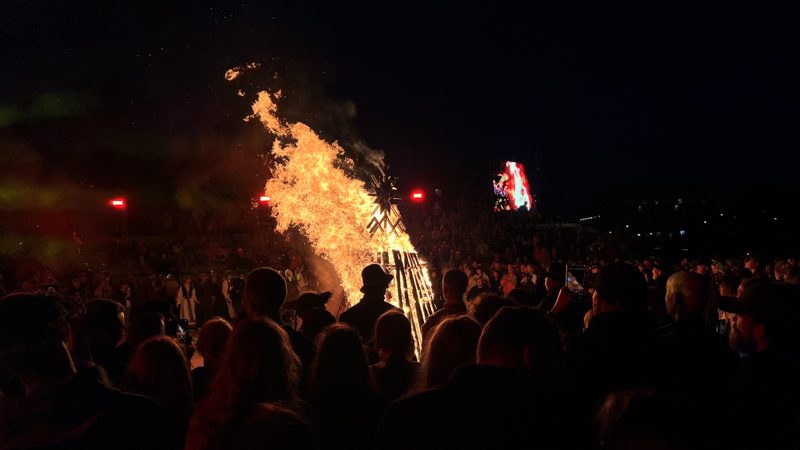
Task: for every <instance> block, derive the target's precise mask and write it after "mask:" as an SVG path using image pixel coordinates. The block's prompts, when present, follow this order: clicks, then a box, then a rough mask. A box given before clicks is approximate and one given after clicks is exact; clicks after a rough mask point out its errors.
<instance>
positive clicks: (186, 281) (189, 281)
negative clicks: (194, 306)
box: [183, 275, 192, 286]
mask: <svg viewBox="0 0 800 450" xmlns="http://www.w3.org/2000/svg"><path fill="white" fill-rule="evenodd" d="M191 284H192V276H191V275H186V276H185V277H183V285H184V286H189V285H191Z"/></svg>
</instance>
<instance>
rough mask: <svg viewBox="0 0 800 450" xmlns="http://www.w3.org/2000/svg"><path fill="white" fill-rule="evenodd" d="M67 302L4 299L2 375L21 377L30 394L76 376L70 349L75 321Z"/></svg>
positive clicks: (30, 296)
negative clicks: (44, 384)
mask: <svg viewBox="0 0 800 450" xmlns="http://www.w3.org/2000/svg"><path fill="white" fill-rule="evenodd" d="M64 302H65V299H62V298H60V297H57V296H56V297H48V296H44V295H39V294H10V295H7V296H5V297H3V298H2V299H0V373H2V374H4V375H15V376H17V377H18V378H19V379H20V380H21V381H22V383H23V385H25V389H26V391H31V390H34V389H35V388H36V386H37V385H39V384H41V383H44V382H45V380H53V381H56V380H58V379H61V378H64V377H68V376H71V375H73V374H74V373H75V365H74V364H73V361H72V357H71V356H70V354H69V350H68V347H67V343H68V342H69V341H70V335H71V329H70V328H71V327H70V321H71V318H70V317H69V314H68V313H66V312H65V308H64Z"/></svg>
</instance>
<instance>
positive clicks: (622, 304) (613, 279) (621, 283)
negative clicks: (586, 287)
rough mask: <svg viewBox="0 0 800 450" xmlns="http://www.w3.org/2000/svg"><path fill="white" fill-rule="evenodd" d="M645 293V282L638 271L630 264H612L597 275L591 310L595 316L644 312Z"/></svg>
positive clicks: (645, 307) (645, 303)
mask: <svg viewBox="0 0 800 450" xmlns="http://www.w3.org/2000/svg"><path fill="white" fill-rule="evenodd" d="M647 292H648V291H647V282H646V281H645V279H644V276H642V273H641V272H639V269H637V268H636V267H634V266H632V265H630V264H625V263H614V264H611V265H609V266H608V267H604V268H603V269H601V270H600V273H598V274H597V280H596V281H595V291H594V294H592V310H593V311H594V313H595V314H599V313H602V312H606V311H613V310H623V311H632V312H644V311H646V310H647Z"/></svg>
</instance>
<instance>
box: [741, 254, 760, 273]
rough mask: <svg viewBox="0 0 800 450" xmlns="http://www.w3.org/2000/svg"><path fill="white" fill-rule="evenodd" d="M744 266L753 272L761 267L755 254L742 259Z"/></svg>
mask: <svg viewBox="0 0 800 450" xmlns="http://www.w3.org/2000/svg"><path fill="white" fill-rule="evenodd" d="M744 268H745V269H747V270H749V271H750V272H754V273H755V272H756V271H758V270H759V269H760V268H761V261H759V259H758V257H757V256H755V255H747V257H746V258H745V259H744Z"/></svg>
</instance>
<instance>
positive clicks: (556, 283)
mask: <svg viewBox="0 0 800 450" xmlns="http://www.w3.org/2000/svg"><path fill="white" fill-rule="evenodd" d="M566 275H567V268H566V267H565V266H564V264H561V263H550V265H549V266H547V272H546V273H545V277H544V288H545V289H547V292H552V291H553V290H558V289H560V288H561V287H562V286H564V277H565V276H566Z"/></svg>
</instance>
